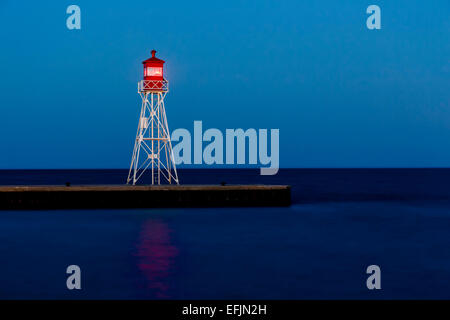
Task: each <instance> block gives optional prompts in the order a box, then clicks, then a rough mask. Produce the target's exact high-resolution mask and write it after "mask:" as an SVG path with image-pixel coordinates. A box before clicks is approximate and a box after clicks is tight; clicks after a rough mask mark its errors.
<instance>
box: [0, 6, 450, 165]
mask: <svg viewBox="0 0 450 320" xmlns="http://www.w3.org/2000/svg"><path fill="white" fill-rule="evenodd" d="M71 4H76V5H78V6H79V7H80V8H81V30H68V29H67V27H66V19H67V17H68V16H69V15H68V14H66V8H67V7H68V6H69V5H71ZM371 4H376V5H378V6H379V7H380V8H381V30H369V29H368V28H367V27H366V19H367V17H368V16H369V14H367V13H366V8H367V7H368V6H369V5H371ZM449 13H450V1H448V0H436V1H423V0H422V1H419V0H408V1H406V0H390V1H381V0H373V1H372V0H371V1H359V0H352V1H336V0H322V1H262V0H258V1H226V2H225V1H81V0H80V1H79V0H76V1H74V2H66V1H33V2H31V1H29V2H27V1H25V2H23V1H12V0H2V1H1V2H0V34H1V40H2V46H1V50H0V59H1V61H2V67H1V75H2V76H1V78H0V88H1V89H0V107H1V117H0V146H1V149H0V152H1V153H0V169H13V168H17V169H22V168H24V169H25V168H127V167H129V163H130V160H131V152H132V148H133V139H134V135H135V134H136V126H137V122H138V115H139V110H140V104H141V101H140V97H139V95H138V93H137V82H138V81H139V80H141V78H142V64H141V62H142V61H143V60H145V59H147V58H149V57H150V51H151V50H152V49H155V50H157V57H159V58H161V59H164V60H165V61H166V65H165V67H166V69H165V77H166V78H167V79H168V80H169V82H170V92H169V94H168V95H167V98H166V110H167V116H168V122H169V127H170V129H171V131H173V130H175V129H176V128H186V129H189V130H191V131H193V122H194V121H195V120H201V121H203V127H204V129H208V128H218V129H221V130H222V131H223V132H225V129H227V128H242V129H247V128H255V129H260V128H267V129H271V128H278V129H280V165H281V167H298V168H303V167H307V168H309V167H449V166H450V19H449Z"/></svg>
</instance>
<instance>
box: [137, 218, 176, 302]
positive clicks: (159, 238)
mask: <svg viewBox="0 0 450 320" xmlns="http://www.w3.org/2000/svg"><path fill="white" fill-rule="evenodd" d="M170 233H171V230H170V229H169V227H168V226H167V224H165V223H164V222H161V221H158V220H148V221H146V222H145V223H144V225H143V227H142V231H141V232H140V236H139V242H138V243H137V256H138V257H139V263H138V268H139V269H140V270H141V271H142V273H143V274H144V275H145V277H146V278H147V279H148V280H149V282H148V286H149V288H152V289H154V290H155V291H156V296H157V297H158V298H168V295H167V291H168V290H169V285H168V283H167V280H168V276H169V275H170V271H171V269H172V267H173V264H174V257H176V256H177V255H178V249H177V248H176V247H175V246H174V245H172V244H171V243H170V240H171V239H170Z"/></svg>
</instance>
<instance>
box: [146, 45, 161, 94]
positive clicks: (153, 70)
mask: <svg viewBox="0 0 450 320" xmlns="http://www.w3.org/2000/svg"><path fill="white" fill-rule="evenodd" d="M155 54H156V51H155V50H152V57H151V58H149V59H147V60H145V61H144V62H142V64H143V65H144V81H145V84H146V88H145V89H148V90H155V91H158V90H162V89H163V86H164V77H163V76H164V71H163V70H164V62H165V61H164V60H161V59H158V58H156V57H155Z"/></svg>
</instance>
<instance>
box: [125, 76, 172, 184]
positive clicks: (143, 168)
mask: <svg viewBox="0 0 450 320" xmlns="http://www.w3.org/2000/svg"><path fill="white" fill-rule="evenodd" d="M168 89H169V83H168V82H167V80H142V81H140V82H139V83H138V92H139V95H140V96H141V98H142V107H141V113H140V116H139V123H138V129H137V133H136V141H135V143H134V149H133V156H132V158H131V166H130V171H129V173H128V179H127V184H133V185H135V184H136V182H137V181H138V180H139V179H140V178H141V177H142V176H143V175H144V173H145V172H148V171H151V178H152V184H161V182H162V181H166V182H168V183H170V184H171V183H176V184H179V181H178V174H177V169H176V167H175V160H174V157H173V152H172V142H171V141H170V132H169V126H168V123H167V116H166V110H165V107H164V98H165V97H166V94H167V92H168V91H169V90H168Z"/></svg>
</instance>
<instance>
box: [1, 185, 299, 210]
mask: <svg viewBox="0 0 450 320" xmlns="http://www.w3.org/2000/svg"><path fill="white" fill-rule="evenodd" d="M290 204H291V187H290V186H285V185H225V186H218V185H181V186H177V185H165V186H123V185H105V186H0V210H30V209H83V208H86V209H87V208H162V207H251V206H289V205H290Z"/></svg>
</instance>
